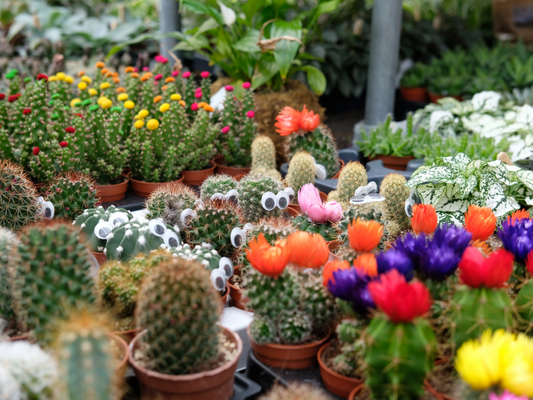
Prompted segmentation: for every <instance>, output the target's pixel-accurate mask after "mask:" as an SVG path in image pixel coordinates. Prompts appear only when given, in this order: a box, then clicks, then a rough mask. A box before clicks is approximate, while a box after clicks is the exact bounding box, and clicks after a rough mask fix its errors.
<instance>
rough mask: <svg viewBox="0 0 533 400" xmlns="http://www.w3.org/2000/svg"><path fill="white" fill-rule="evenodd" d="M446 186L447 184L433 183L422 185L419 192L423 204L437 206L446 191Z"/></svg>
mask: <svg viewBox="0 0 533 400" xmlns="http://www.w3.org/2000/svg"><path fill="white" fill-rule="evenodd" d="M446 186H447V185H445V184H438V185H434V184H432V183H430V184H427V185H420V186H418V188H417V192H418V195H419V196H420V199H421V200H422V203H424V204H432V205H435V204H437V202H438V201H439V199H440V198H441V197H442V195H443V194H444V192H445V191H446Z"/></svg>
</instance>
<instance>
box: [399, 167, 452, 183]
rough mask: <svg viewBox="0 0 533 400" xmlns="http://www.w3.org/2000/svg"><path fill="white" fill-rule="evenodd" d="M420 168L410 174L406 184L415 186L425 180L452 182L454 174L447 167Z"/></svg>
mask: <svg viewBox="0 0 533 400" xmlns="http://www.w3.org/2000/svg"><path fill="white" fill-rule="evenodd" d="M418 171H420V169H418V170H416V171H415V172H414V174H413V175H412V176H411V179H409V180H408V181H407V186H409V187H416V186H418V185H420V184H422V183H426V182H444V183H453V181H454V178H455V177H454V174H453V172H452V171H451V169H450V168H448V167H443V166H442V167H432V168H428V169H424V170H422V171H420V172H418Z"/></svg>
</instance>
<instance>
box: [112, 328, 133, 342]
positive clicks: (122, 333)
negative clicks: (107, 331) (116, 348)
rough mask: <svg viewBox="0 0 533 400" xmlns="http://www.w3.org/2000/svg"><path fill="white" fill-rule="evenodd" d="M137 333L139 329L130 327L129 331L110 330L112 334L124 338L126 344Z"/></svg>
mask: <svg viewBox="0 0 533 400" xmlns="http://www.w3.org/2000/svg"><path fill="white" fill-rule="evenodd" d="M137 333H139V329H130V330H129V331H114V332H111V334H112V335H116V336H119V337H120V338H121V339H124V341H125V342H126V343H128V344H130V343H131V341H132V340H133V338H134V337H135V336H136V335H137Z"/></svg>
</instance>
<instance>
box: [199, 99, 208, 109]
mask: <svg viewBox="0 0 533 400" xmlns="http://www.w3.org/2000/svg"><path fill="white" fill-rule="evenodd" d="M205 106H207V103H206V102H205V101H201V102H199V103H198V108H204V107H205Z"/></svg>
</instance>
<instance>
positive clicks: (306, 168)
mask: <svg viewBox="0 0 533 400" xmlns="http://www.w3.org/2000/svg"><path fill="white" fill-rule="evenodd" d="M315 175H316V166H315V161H314V160H313V157H312V156H311V155H310V154H309V153H307V152H305V151H299V152H298V153H296V154H295V155H294V157H292V159H291V162H290V163H289V171H288V173H287V177H286V178H285V180H286V182H287V186H289V187H291V188H292V189H293V190H294V193H295V194H296V197H298V191H299V190H300V188H301V187H302V186H303V185H305V184H308V183H311V184H314V183H315Z"/></svg>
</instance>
